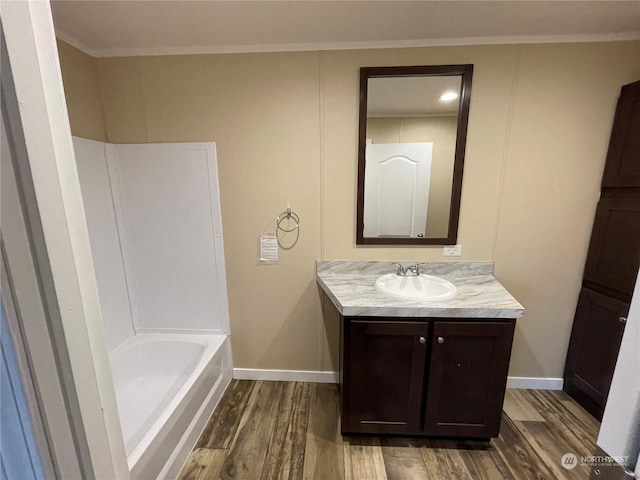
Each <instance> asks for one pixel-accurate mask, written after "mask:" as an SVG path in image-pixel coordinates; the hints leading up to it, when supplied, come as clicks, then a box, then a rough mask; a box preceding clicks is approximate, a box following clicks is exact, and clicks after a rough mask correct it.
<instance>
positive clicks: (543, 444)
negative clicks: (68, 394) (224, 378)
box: [179, 380, 599, 480]
mask: <svg viewBox="0 0 640 480" xmlns="http://www.w3.org/2000/svg"><path fill="white" fill-rule="evenodd" d="M598 429H599V423H598V422H597V421H596V420H595V419H594V418H593V417H591V416H590V415H589V414H588V413H586V412H585V411H584V410H583V409H582V407H580V406H579V405H578V404H576V403H575V402H574V401H573V400H571V398H569V397H568V396H567V395H566V394H565V393H564V392H561V391H545V390H507V396H506V398H505V404H504V412H503V417H502V426H501V430H500V436H499V437H498V438H494V439H493V440H492V441H491V442H481V441H463V440H446V439H423V438H411V437H367V436H358V437H354V436H346V437H342V436H341V435H340V429H339V397H338V387H337V385H333V384H321V383H299V382H264V381H249V380H233V381H232V382H231V385H230V386H229V388H228V389H227V391H226V392H225V394H224V396H223V398H222V399H221V401H220V404H219V405H218V407H217V408H216V410H215V412H214V413H213V415H212V417H211V419H210V420H209V423H208V424H207V426H206V428H205V430H204V432H203V433H202V435H201V437H200V439H199V440H198V444H197V445H196V448H195V449H194V451H193V453H192V454H191V456H190V457H189V460H188V461H187V463H186V464H185V466H184V468H183V470H182V472H181V473H180V476H179V479H180V480H200V479H207V480H209V479H216V478H220V479H251V480H254V479H327V480H342V479H344V480H347V479H353V480H370V479H371V480H372V479H389V480H393V479H401V480H411V479H420V480H452V479H461V480H462V479H465V480H476V479H486V480H500V479H513V480H521V479H532V480H533V479H535V480H540V479H556V478H557V479H587V478H589V474H590V468H589V466H587V465H583V464H581V462H580V460H579V459H580V457H581V456H588V455H592V454H593V453H594V452H595V448H596V446H595V440H596V437H597V433H598ZM565 453H573V454H575V455H576V456H577V457H578V461H577V465H576V467H575V468H573V469H571V470H567V469H565V468H563V467H562V465H561V463H560V459H561V458H562V456H563V455H564V454H565Z"/></svg>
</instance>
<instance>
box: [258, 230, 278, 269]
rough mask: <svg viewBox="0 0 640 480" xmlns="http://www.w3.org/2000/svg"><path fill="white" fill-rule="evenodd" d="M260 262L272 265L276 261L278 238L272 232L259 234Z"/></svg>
mask: <svg viewBox="0 0 640 480" xmlns="http://www.w3.org/2000/svg"><path fill="white" fill-rule="evenodd" d="M260 263H261V264H267V265H274V264H276V263H278V239H277V238H276V234H275V233H274V232H263V233H262V234H261V235H260Z"/></svg>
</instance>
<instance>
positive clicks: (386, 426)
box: [342, 319, 429, 434]
mask: <svg viewBox="0 0 640 480" xmlns="http://www.w3.org/2000/svg"><path fill="white" fill-rule="evenodd" d="M428 339H429V323H427V322H404V321H397V320H396V321H389V322H385V321H375V320H374V321H367V320H350V319H345V345H344V348H345V352H344V353H345V355H344V359H345V365H344V379H343V388H344V391H343V407H344V408H343V416H342V430H343V433H400V434H403V433H404V434H410V433H419V432H420V431H421V430H422V418H421V417H422V415H421V414H422V404H423V401H424V375H425V364H426V361H427V350H428V346H429V342H428Z"/></svg>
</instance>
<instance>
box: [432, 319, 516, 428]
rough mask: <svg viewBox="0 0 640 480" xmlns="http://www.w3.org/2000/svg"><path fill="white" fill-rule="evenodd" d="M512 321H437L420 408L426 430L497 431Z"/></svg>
mask: <svg viewBox="0 0 640 480" xmlns="http://www.w3.org/2000/svg"><path fill="white" fill-rule="evenodd" d="M514 327H515V322H500V323H498V322H486V321H485V322H469V323H456V322H444V321H443V322H436V323H434V328H433V338H432V345H431V350H432V351H431V365H430V369H429V385H428V388H427V403H426V414H425V433H427V434H428V435H442V436H466V437H482V438H488V437H493V436H497V435H498V433H499V431H500V420H501V415H502V403H503V400H504V393H505V388H506V381H507V372H508V369H509V358H510V355H511V343H512V340H513V331H514Z"/></svg>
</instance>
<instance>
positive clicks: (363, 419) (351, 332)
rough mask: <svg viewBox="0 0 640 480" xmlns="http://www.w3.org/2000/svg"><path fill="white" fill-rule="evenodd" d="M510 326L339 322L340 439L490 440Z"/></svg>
mask: <svg viewBox="0 0 640 480" xmlns="http://www.w3.org/2000/svg"><path fill="white" fill-rule="evenodd" d="M514 326H515V320H495V321H494V320H483V321H473V320H471V319H466V320H465V319H460V320H450V319H449V320H447V319H397V318H395V319H394V318H380V317H344V318H342V341H341V358H340V368H341V376H340V383H341V385H340V386H341V397H342V398H341V402H342V411H341V415H342V418H341V420H342V433H343V434H350V433H371V434H402V435H425V436H448V437H466V438H490V437H494V436H497V435H498V433H499V430H500V420H501V414H502V403H503V399H504V393H505V387H506V381H507V370H508V366H509V358H510V355H511V343H512V340H513V331H514Z"/></svg>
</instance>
